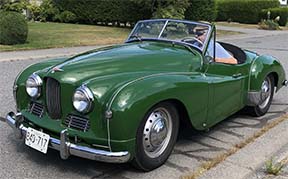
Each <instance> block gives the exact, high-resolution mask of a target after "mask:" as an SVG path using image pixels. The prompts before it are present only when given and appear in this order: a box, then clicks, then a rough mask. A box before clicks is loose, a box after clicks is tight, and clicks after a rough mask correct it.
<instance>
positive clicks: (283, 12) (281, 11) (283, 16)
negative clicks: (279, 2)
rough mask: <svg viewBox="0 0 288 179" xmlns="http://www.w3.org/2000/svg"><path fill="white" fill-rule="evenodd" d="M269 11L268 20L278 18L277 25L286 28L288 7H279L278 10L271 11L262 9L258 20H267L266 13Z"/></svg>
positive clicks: (272, 9)
mask: <svg viewBox="0 0 288 179" xmlns="http://www.w3.org/2000/svg"><path fill="white" fill-rule="evenodd" d="M268 11H270V13H271V14H270V18H271V19H275V18H276V17H277V16H279V17H280V20H279V22H278V23H279V25H280V26H286V24H287V21H288V7H279V8H271V9H264V10H262V11H261V14H260V18H261V19H267V13H268Z"/></svg>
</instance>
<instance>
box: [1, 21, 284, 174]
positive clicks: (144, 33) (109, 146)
mask: <svg viewBox="0 0 288 179" xmlns="http://www.w3.org/2000/svg"><path fill="white" fill-rule="evenodd" d="M215 34H216V33H215V26H214V25H212V24H208V23H199V22H191V21H182V20H171V19H156V20H144V21H140V22H138V23H137V24H136V25H135V27H134V29H133V30H132V32H131V34H130V35H129V37H128V39H127V41H126V42H125V43H124V44H121V45H114V46H109V47H104V48H99V49H96V50H92V51H89V52H86V53H83V54H80V55H77V56H74V57H71V58H68V59H63V58H60V59H54V60H49V61H45V62H40V63H37V64H34V65H31V66H29V67H28V68H26V69H25V70H24V71H22V72H21V73H20V74H19V75H18V76H17V78H16V80H15V83H14V87H13V93H14V97H15V100H16V104H17V113H13V112H10V113H9V114H8V115H7V116H6V118H1V119H2V120H3V121H6V122H7V123H8V124H9V125H10V126H11V127H12V128H13V129H14V132H15V134H17V136H18V137H19V138H24V139H25V144H26V145H28V146H30V147H32V148H34V149H36V150H39V151H41V152H43V153H46V152H47V149H48V148H52V149H56V150H58V151H60V156H61V158H62V159H67V158H68V157H69V156H70V155H74V156H78V157H83V158H87V159H92V160H97V161H103V162H113V163H123V162H128V161H130V162H132V163H133V164H134V165H135V166H136V167H138V168H140V169H142V170H144V171H149V170H152V169H154V168H157V167H159V166H160V165H162V164H163V163H164V162H165V161H166V160H167V158H168V157H169V155H170V153H171V151H172V150H173V146H174V144H175V142H176V139H177V135H178V131H179V128H181V125H180V124H182V123H183V124H187V123H190V124H191V125H192V126H193V127H194V128H195V129H197V130H206V129H208V128H210V127H211V126H213V125H215V124H216V123H218V122H220V121H222V120H223V119H225V118H227V117H228V116H230V115H232V114H233V113H235V112H237V111H239V110H241V109H242V108H244V107H245V108H247V110H248V111H249V112H250V113H251V115H253V116H261V115H264V114H265V113H266V112H267V110H268V109H269V107H270V104H271V101H272V98H273V94H274V91H278V90H279V89H280V88H281V87H282V86H284V85H287V80H286V78H285V72H284V69H283V67H282V66H281V64H280V63H279V61H278V60H277V59H275V58H273V57H271V56H264V55H258V54H257V53H254V52H251V51H248V50H243V49H241V48H239V47H236V46H234V45H231V44H227V43H221V42H216V41H215ZM202 35H205V38H204V39H203V38H202V39H201V40H200V38H199V37H200V36H202ZM216 44H218V45H216ZM219 45H221V47H223V48H224V49H225V50H226V51H227V52H228V53H229V54H231V56H232V57H233V58H235V59H237V64H229V63H219V62H215V59H216V57H215V55H217V50H218V48H216V46H219Z"/></svg>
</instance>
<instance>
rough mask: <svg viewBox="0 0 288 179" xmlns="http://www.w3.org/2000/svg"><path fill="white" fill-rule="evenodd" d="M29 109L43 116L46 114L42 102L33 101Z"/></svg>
mask: <svg viewBox="0 0 288 179" xmlns="http://www.w3.org/2000/svg"><path fill="white" fill-rule="evenodd" d="M29 111H30V113H31V114H34V115H36V116H38V117H40V118H41V117H42V116H43V114H44V106H43V105H42V104H39V103H35V102H32V103H31V105H30V110H29Z"/></svg>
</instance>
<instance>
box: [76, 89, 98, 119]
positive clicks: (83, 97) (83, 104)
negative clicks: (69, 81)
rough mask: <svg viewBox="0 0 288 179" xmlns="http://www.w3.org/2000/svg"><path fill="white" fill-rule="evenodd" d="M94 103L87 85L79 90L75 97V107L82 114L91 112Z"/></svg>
mask: <svg viewBox="0 0 288 179" xmlns="http://www.w3.org/2000/svg"><path fill="white" fill-rule="evenodd" d="M93 101H94V98H93V93H92V92H91V90H90V89H89V88H88V87H87V86H85V85H82V86H80V87H79V88H77V89H76V91H75V93H74V95H73V106H74V108H75V109H76V110H77V111H78V112H81V113H88V112H90V111H91V109H92V106H93Z"/></svg>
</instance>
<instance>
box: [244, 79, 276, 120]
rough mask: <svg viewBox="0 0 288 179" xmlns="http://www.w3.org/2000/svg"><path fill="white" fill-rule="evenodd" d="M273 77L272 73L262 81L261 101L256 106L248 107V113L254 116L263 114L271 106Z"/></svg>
mask: <svg viewBox="0 0 288 179" xmlns="http://www.w3.org/2000/svg"><path fill="white" fill-rule="evenodd" d="M274 86H275V84H274V78H273V76H272V75H269V76H267V77H266V78H265V79H264V81H263V82H262V87H261V96H263V99H262V101H261V102H260V104H258V105H257V106H253V107H249V111H250V114H251V115H252V116H255V117H259V116H263V115H264V114H266V113H267V111H268V110H269V108H270V106H271V102H272V99H273V96H274ZM267 90H268V91H267Z"/></svg>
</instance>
